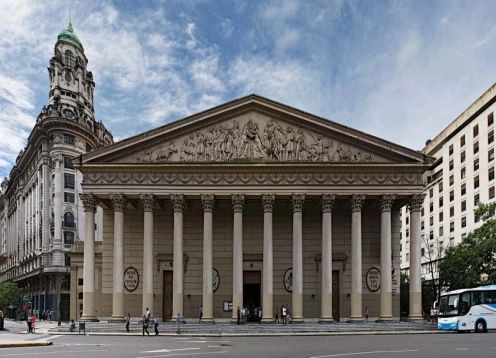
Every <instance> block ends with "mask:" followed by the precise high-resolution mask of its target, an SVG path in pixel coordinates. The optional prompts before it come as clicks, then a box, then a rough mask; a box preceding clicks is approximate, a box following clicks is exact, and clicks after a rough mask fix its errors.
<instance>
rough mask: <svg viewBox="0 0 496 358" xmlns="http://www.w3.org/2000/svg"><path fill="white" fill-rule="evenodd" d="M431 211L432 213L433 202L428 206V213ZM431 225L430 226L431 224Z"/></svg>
mask: <svg viewBox="0 0 496 358" xmlns="http://www.w3.org/2000/svg"><path fill="white" fill-rule="evenodd" d="M433 211H434V203H433V202H431V203H430V204H429V212H430V213H432V212H433ZM431 225H432V224H431Z"/></svg>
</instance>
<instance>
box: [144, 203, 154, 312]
mask: <svg viewBox="0 0 496 358" xmlns="http://www.w3.org/2000/svg"><path fill="white" fill-rule="evenodd" d="M140 198H141V203H142V204H143V210H144V214H143V216H144V217H143V307H142V312H145V311H146V309H147V308H148V309H150V311H151V312H153V209H154V208H155V205H156V202H155V197H154V196H153V194H141V195H140Z"/></svg>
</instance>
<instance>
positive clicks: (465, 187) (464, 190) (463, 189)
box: [460, 183, 467, 195]
mask: <svg viewBox="0 0 496 358" xmlns="http://www.w3.org/2000/svg"><path fill="white" fill-rule="evenodd" d="M460 193H461V194H462V195H465V194H467V184H465V183H463V184H462V186H461V189H460Z"/></svg>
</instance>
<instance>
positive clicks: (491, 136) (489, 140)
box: [487, 130, 494, 144]
mask: <svg viewBox="0 0 496 358" xmlns="http://www.w3.org/2000/svg"><path fill="white" fill-rule="evenodd" d="M492 142H494V130H491V131H490V132H489V133H488V134H487V144H491V143H492Z"/></svg>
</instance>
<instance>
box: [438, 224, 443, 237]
mask: <svg viewBox="0 0 496 358" xmlns="http://www.w3.org/2000/svg"><path fill="white" fill-rule="evenodd" d="M443 234H444V227H443V226H440V227H439V237H443Z"/></svg>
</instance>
